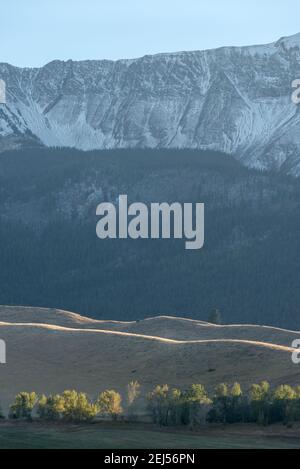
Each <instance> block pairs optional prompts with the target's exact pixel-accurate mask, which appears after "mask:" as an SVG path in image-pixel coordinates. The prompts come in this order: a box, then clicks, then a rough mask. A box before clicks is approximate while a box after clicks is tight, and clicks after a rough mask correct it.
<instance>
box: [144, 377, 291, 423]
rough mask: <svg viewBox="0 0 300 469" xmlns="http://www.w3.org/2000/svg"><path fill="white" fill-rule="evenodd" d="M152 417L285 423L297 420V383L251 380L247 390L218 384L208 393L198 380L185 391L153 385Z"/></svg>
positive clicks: (174, 420) (171, 420)
mask: <svg viewBox="0 0 300 469" xmlns="http://www.w3.org/2000/svg"><path fill="white" fill-rule="evenodd" d="M148 400H149V405H150V409H151V412H152V416H153V420H154V421H155V422H156V423H158V424H160V425H197V424H200V423H205V422H208V423H223V424H233V423H258V424H260V425H270V424H273V423H280V422H282V423H284V424H286V425H288V424H292V423H293V422H296V421H300V386H297V387H294V388H293V387H291V386H289V385H281V386H278V387H277V388H276V389H275V390H272V389H271V387H270V384H269V383H268V382H267V381H263V382H261V383H260V384H253V385H252V386H251V387H250V390H249V391H248V392H247V393H243V390H242V388H241V386H240V384H239V383H235V384H234V385H233V386H228V385H227V384H224V383H223V384H219V385H218V386H217V387H216V388H215V390H214V392H213V393H212V395H209V394H208V393H207V391H206V389H205V387H204V386H203V385H201V384H194V385H192V386H191V387H190V389H188V390H187V391H184V392H182V391H181V390H179V389H170V388H169V387H168V386H167V385H164V386H157V387H156V388H155V389H154V390H153V391H152V393H150V395H149V396H148Z"/></svg>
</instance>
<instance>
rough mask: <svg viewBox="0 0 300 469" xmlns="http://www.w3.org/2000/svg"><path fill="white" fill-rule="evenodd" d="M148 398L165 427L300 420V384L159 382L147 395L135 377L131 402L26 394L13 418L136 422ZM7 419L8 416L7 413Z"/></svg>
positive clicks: (113, 395) (112, 396)
mask: <svg viewBox="0 0 300 469" xmlns="http://www.w3.org/2000/svg"><path fill="white" fill-rule="evenodd" d="M141 398H144V399H146V401H147V409H148V412H149V416H151V419H152V421H153V422H154V423H156V424H158V425H160V426H182V425H189V426H194V425H200V424H204V423H207V424H209V423H219V424H234V423H257V424H259V425H271V424H274V423H280V422H281V423H283V424H285V425H292V424H293V423H294V422H299V421H300V386H296V387H292V386H290V385H287V384H284V385H280V386H278V387H277V388H275V389H272V388H271V386H270V384H269V383H268V382H267V381H263V382H261V383H259V384H252V385H251V386H250V389H249V390H248V391H247V392H245V393H244V392H243V390H242V387H241V385H240V384H239V383H237V382H236V383H234V384H233V385H232V386H230V385H228V384H225V383H221V384H219V385H218V386H216V387H215V389H214V391H213V392H212V393H209V392H207V390H206V389H205V387H204V386H203V385H202V384H193V385H191V386H190V387H189V388H188V389H186V390H184V391H183V390H181V389H177V388H170V387H169V386H168V385H167V384H165V385H159V386H156V387H155V388H154V389H153V390H152V391H151V392H149V393H148V394H147V395H143V394H142V393H141V386H140V384H139V383H138V382H137V381H132V382H131V383H129V384H128V386H127V392H126V402H125V406H123V402H122V396H121V394H120V393H118V392H117V391H115V390H106V391H103V392H102V393H100V394H99V395H98V397H97V398H96V399H95V400H91V399H90V398H89V396H88V395H87V394H86V393H83V392H77V391H75V390H73V391H64V392H63V393H62V394H54V395H49V396H46V395H41V396H39V395H38V394H37V393H35V392H30V393H29V392H20V393H19V394H17V395H16V397H15V399H14V402H13V403H12V405H11V406H10V409H9V414H8V418H9V419H12V420H27V421H32V420H33V419H37V420H40V421H52V422H55V421H57V422H58V421H63V422H70V423H79V422H93V421H95V420H96V419H98V420H101V419H111V420H118V419H124V420H125V419H127V420H136V419H137V415H138V411H137V403H138V402H139V400H140V399H141ZM1 418H2V419H5V417H4V415H3V413H2V412H1Z"/></svg>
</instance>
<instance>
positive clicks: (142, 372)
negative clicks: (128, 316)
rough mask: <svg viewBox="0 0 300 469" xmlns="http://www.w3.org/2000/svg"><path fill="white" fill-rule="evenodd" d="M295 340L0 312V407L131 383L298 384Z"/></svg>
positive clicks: (195, 326) (238, 329) (268, 333)
mask: <svg viewBox="0 0 300 469" xmlns="http://www.w3.org/2000/svg"><path fill="white" fill-rule="evenodd" d="M299 337H300V334H299V333H298V332H296V331H284V330H280V329H276V328H270V327H262V326H243V325H239V326H215V325H212V324H208V323H204V322H201V321H192V320H187V319H181V318H172V317H157V318H151V319H148V320H144V321H139V322H127V323H126V322H117V321H94V320H91V319H88V318H84V317H82V316H79V315H76V314H73V313H69V312H65V311H57V310H50V309H41V308H22V307H0V338H1V339H4V340H5V341H6V344H7V364H6V365H1V366H0V380H1V389H0V400H1V402H2V404H3V406H4V407H5V408H6V407H7V405H8V404H9V402H10V401H11V400H12V396H14V395H15V394H16V393H17V392H19V391H21V390H28V391H31V390H35V391H36V392H38V393H55V392H61V391H63V390H65V389H70V388H75V389H78V390H82V391H86V392H88V393H89V394H90V395H91V397H96V395H97V394H98V392H100V391H102V390H103V389H105V388H115V389H117V390H119V391H121V392H124V390H125V388H126V385H127V383H128V382H129V381H131V380H133V379H134V380H138V381H140V383H141V384H142V386H143V389H144V391H148V390H149V389H150V388H152V387H153V386H154V385H156V384H162V383H168V384H170V386H178V387H183V388H184V387H187V386H188V385H190V384H192V383H203V384H205V385H206V386H208V388H212V387H213V386H215V384H217V383H219V382H224V381H225V382H228V383H232V382H234V381H236V380H238V381H240V382H241V383H242V384H243V385H244V386H246V387H247V386H248V385H249V384H250V383H252V382H258V381H261V380H263V379H268V380H269V381H271V382H272V383H273V384H274V385H276V384H279V383H290V384H300V379H299V368H298V367H297V366H296V365H294V364H293V363H292V361H291V352H292V349H291V343H292V341H293V340H294V339H295V338H299Z"/></svg>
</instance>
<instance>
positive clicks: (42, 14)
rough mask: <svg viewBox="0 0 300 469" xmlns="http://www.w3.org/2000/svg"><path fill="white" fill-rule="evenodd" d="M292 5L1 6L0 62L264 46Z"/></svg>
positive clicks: (225, 1)
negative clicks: (234, 46)
mask: <svg viewBox="0 0 300 469" xmlns="http://www.w3.org/2000/svg"><path fill="white" fill-rule="evenodd" d="M298 5H299V0H284V1H283V0H208V1H202V0H1V3H0V18H1V23H0V45H1V47H0V62H9V63H12V64H13V65H19V66H40V65H44V64H45V63H47V62H50V61H51V60H54V59H62V60H67V59H74V60H82V59H104V58H107V59H118V58H132V57H139V56H142V55H145V54H153V53H157V52H172V51H180V50H197V49H208V48H214V47H219V46H224V45H249V44H260V43H268V42H272V41H274V40H276V39H279V37H281V36H287V35H292V34H295V33H298V32H300V23H299V6H298Z"/></svg>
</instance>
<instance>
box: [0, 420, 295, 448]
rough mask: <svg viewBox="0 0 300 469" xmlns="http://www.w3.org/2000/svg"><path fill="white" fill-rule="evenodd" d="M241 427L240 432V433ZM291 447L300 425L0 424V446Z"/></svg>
mask: <svg viewBox="0 0 300 469" xmlns="http://www.w3.org/2000/svg"><path fill="white" fill-rule="evenodd" d="M241 431H242V432H243V436H241ZM46 448H49V449H178V448H180V449H249V448H250V449H256V448H258V449H259V448H266V449H276V448H279V449H281V448H282V449H289V448H290V449H293V448H300V432H299V429H296V430H287V429H285V428H284V427H275V428H269V429H266V430H262V429H260V428H257V427H254V428H253V427H251V426H245V427H244V428H241V427H227V428H226V429H224V428H219V429H218V428H212V429H209V428H204V429H201V430H198V431H195V432H191V431H189V430H172V429H168V430H160V429H158V428H157V427H154V426H152V425H144V424H143V425H129V424H115V425H114V424H94V425H87V426H84V425H81V426H75V425H73V426H62V425H58V426H55V425H50V426H45V425H41V424H37V423H33V424H25V423H19V424H15V423H5V424H1V425H0V449H46Z"/></svg>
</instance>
